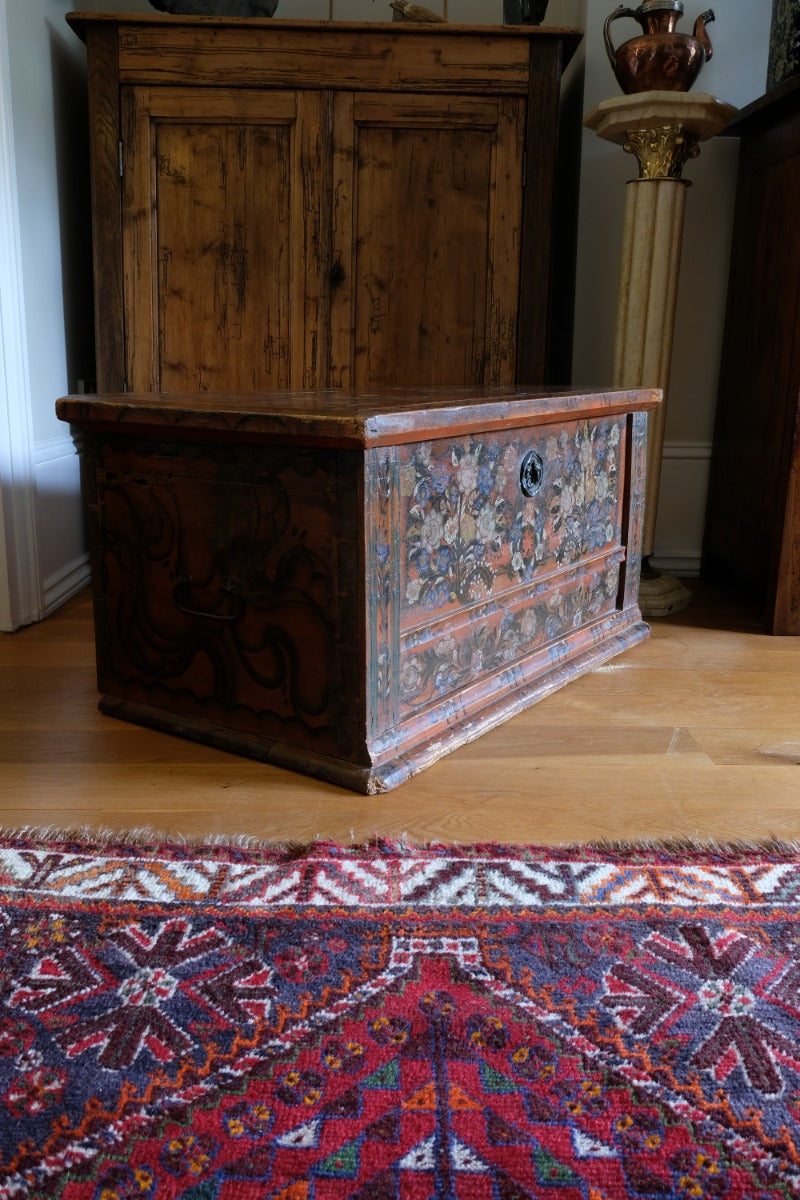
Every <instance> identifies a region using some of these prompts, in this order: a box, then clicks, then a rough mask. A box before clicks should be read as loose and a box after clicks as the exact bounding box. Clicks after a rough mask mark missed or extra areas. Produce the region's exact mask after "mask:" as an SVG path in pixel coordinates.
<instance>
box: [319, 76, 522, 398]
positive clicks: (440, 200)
mask: <svg viewBox="0 0 800 1200" xmlns="http://www.w3.org/2000/svg"><path fill="white" fill-rule="evenodd" d="M524 114H525V106H524V102H523V101H522V100H519V99H510V98H489V99H480V98H474V97H442V96H435V97H434V96H425V95H422V96H397V95H392V94H389V95H371V94H358V93H356V94H349V95H341V96H337V97H336V100H335V115H334V176H333V177H334V207H333V260H334V264H335V265H336V267H337V275H336V278H337V279H338V280H339V286H338V287H337V288H336V289H335V290H334V292H333V296H332V302H331V303H332V380H333V382H335V383H339V384H343V385H346V386H347V385H350V386H355V387H357V388H365V387H371V386H375V385H378V384H393V385H394V384H396V385H403V386H407V385H415V384H426V385H427V384H430V385H436V384H459V383H465V384H484V383H486V384H509V383H513V381H514V373H515V353H516V337H517V310H518V289H519V243H520V224H521V209H522V154H523V140H524Z"/></svg>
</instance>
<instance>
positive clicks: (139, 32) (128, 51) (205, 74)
mask: <svg viewBox="0 0 800 1200" xmlns="http://www.w3.org/2000/svg"><path fill="white" fill-rule="evenodd" d="M66 19H67V23H68V24H69V25H70V27H71V28H72V29H73V30H74V32H75V33H76V34H77V35H78V36H79V37H80V38H81V39H82V40H83V41H84V42H86V43H87V45H89V46H91V45H97V44H102V46H103V47H104V50H103V53H104V55H105V59H106V62H107V64H108V67H109V68H110V67H112V64H113V69H114V70H115V72H116V73H117V78H118V81H119V83H120V84H121V85H125V84H167V85H171V84H174V83H184V82H186V81H187V80H189V79H190V80H191V83H192V84H193V85H194V86H197V87H202V86H206V87H226V86H233V87H243V86H244V87H249V88H281V87H283V88H309V87H313V88H327V89H329V90H332V91H351V90H355V89H359V90H363V89H365V88H372V89H373V90H377V91H420V90H423V91H425V90H426V91H432V92H459V91H465V90H466V91H472V90H474V89H476V88H477V89H485V90H488V91H491V92H493V93H495V94H498V95H502V94H506V95H527V93H528V90H529V87H530V82H531V72H532V69H533V73H534V74H536V75H538V74H540V73H542V72H544V73H546V74H548V75H551V74H552V73H553V72H554V73H555V76H554V77H555V78H556V79H558V77H559V75H560V73H561V72H562V71H563V70H564V68H565V67H566V65H567V63H568V62H569V61H570V59H571V58H572V56H573V54H574V53H575V50H576V48H577V47H578V45H579V43H580V40H581V37H582V36H583V35H582V33H581V32H580V31H579V30H576V29H559V28H556V27H555V26H553V27H549V26H547V27H544V28H543V27H541V26H526V25H514V26H511V25H506V26H503V25H450V24H445V23H443V24H436V25H431V24H413V23H411V22H405V21H397V22H393V21H380V22H372V23H362V22H355V21H353V22H348V21H298V20H289V21H276V20H275V19H274V18H245V17H184V16H172V15H165V14H160V13H154V14H153V16H150V15H149V14H142V13H130V14H128V13H125V14H121V13H69V14H68V15H67V18H66Z"/></svg>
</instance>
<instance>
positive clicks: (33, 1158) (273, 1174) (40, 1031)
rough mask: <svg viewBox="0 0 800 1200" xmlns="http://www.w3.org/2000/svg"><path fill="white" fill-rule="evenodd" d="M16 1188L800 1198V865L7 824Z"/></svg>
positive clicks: (320, 1197)
mask: <svg viewBox="0 0 800 1200" xmlns="http://www.w3.org/2000/svg"><path fill="white" fill-rule="evenodd" d="M0 891H1V892H2V909H0V956H1V957H0V1048H1V1049H0V1055H1V1057H0V1195H1V1196H3V1197H4V1198H5V1200H16V1198H17V1197H41V1198H43V1200H44V1198H46V1200H134V1198H135V1200H141V1198H150V1197H153V1198H156V1200H177V1198H180V1200H267V1198H271V1200H278V1198H280V1200H340V1198H358V1200H391V1198H395V1197H408V1198H409V1200H423V1198H424V1200H429V1198H442V1200H444V1198H447V1200H462V1198H463V1200H523V1198H527V1197H548V1198H550V1197H552V1198H554V1200H578V1198H581V1200H620V1198H625V1200H627V1198H631V1197H637V1198H641V1197H658V1198H664V1197H674V1198H680V1200H695V1198H706V1197H709V1198H711V1197H713V1198H714V1200H718V1198H722V1197H724V1198H725V1200H768V1198H769V1200H773V1198H776V1197H789V1196H796V1195H800V1141H799V1139H798V1119H799V1118H800V924H799V923H798V920H797V914H798V904H799V903H800V860H798V856H797V854H796V853H795V852H793V851H792V850H791V848H789V847H780V846H772V847H768V848H755V847H750V848H747V847H739V848H735V847H731V848H727V849H712V848H706V849H697V848H696V849H686V848H679V847H673V848H670V847H662V848H652V849H650V848H646V847H642V848H638V849H636V848H621V847H618V848H601V847H591V846H584V847H570V848H563V849H562V848H558V849H552V848H551V849H545V848H536V847H501V846H493V845H483V846H471V847H443V846H432V847H429V848H426V849H416V848H412V847H407V846H403V845H398V844H388V843H375V844H374V845H369V846H367V847H363V848H344V847H341V846H337V845H333V844H328V843H324V842H321V843H316V844H313V845H311V846H308V847H305V848H297V849H291V848H289V849H287V848H278V847H271V848H270V847H255V846H254V847H247V846H244V847H236V846H222V845H219V846H207V847H191V846H187V845H173V844H157V843H148V842H146V841H138V842H135V843H134V844H126V843H125V842H122V841H115V840H114V839H113V838H108V839H106V840H103V841H99V842H95V843H94V844H92V843H91V842H89V841H87V840H81V839H80V838H76V839H72V840H71V839H69V838H67V837H61V838H58V837H51V838H48V837H45V836H44V835H40V836H39V837H38V838H36V837H33V836H31V835H28V836H22V837H20V836H11V835H6V836H2V837H0Z"/></svg>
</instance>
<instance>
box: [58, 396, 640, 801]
mask: <svg viewBox="0 0 800 1200" xmlns="http://www.w3.org/2000/svg"><path fill="white" fill-rule="evenodd" d="M657 401H658V393H657V392H654V391H635V392H634V391H620V392H610V393H598V394H582V393H579V392H570V391H564V392H560V393H555V394H553V393H548V392H538V393H537V392H530V391H524V390H522V389H517V390H514V389H490V390H488V391H485V392H483V391H476V390H475V389H465V388H463V389H426V390H416V391H414V390H412V391H407V392H404V391H398V390H392V391H387V392H385V393H383V394H380V393H373V394H371V395H369V396H367V397H362V398H359V397H357V396H354V395H352V394H350V393H347V392H344V391H342V390H339V391H332V392H328V393H325V394H323V395H318V394H316V393H308V392H306V393H299V394H298V393H269V394H262V395H245V394H239V395H236V394H220V395H213V394H211V393H207V392H206V393H199V394H197V393H196V394H193V395H184V396H179V395H172V396H168V395H158V396H154V395H143V394H136V395H129V396H124V395H117V396H100V397H85V396H84V397H78V396H76V397H70V398H66V399H63V400H61V401H59V403H58V413H59V416H60V417H61V418H62V419H63V420H65V421H69V422H71V423H72V424H73V425H75V426H77V427H78V428H79V429H80V430H82V431H83V438H84V447H85V449H84V456H85V457H84V465H85V479H86V489H87V501H88V511H89V519H90V535H91V553H92V577H93V581H94V589H95V622H96V636H97V660H98V678H99V687H100V691H101V693H102V696H103V699H102V702H101V705H102V707H103V709H104V711H106V712H110V713H114V714H116V715H119V716H121V717H125V718H128V719H130V720H133V721H138V722H141V723H143V724H145V725H151V726H155V727H157V728H160V729H165V730H168V731H171V732H174V733H179V734H183V735H185V736H188V737H192V738H196V739H198V740H200V741H204V742H209V743H212V744H215V745H219V746H223V747H226V748H228V749H231V750H234V751H237V752H239V753H242V754H246V755H251V756H253V757H256V758H261V759H265V760H269V761H271V762H275V763H278V764H280V765H282V766H287V767H291V768H293V769H295V770H299V771H304V772H306V773H309V774H312V775H319V776H322V777H324V778H326V779H329V780H333V781H334V782H336V783H340V784H343V785H345V786H348V787H352V788H355V789H358V790H363V791H366V792H375V791H383V790H386V789H388V788H391V787H393V786H395V785H396V784H398V783H400V782H402V781H403V780H404V779H405V778H407V777H408V776H409V775H410V774H412V773H413V772H415V771H418V770H420V769H421V768H422V767H424V766H426V765H428V764H429V763H431V762H433V761H434V760H435V759H437V758H439V757H440V756H441V755H443V754H445V753H447V752H448V751H450V750H452V749H454V748H455V747H456V746H459V745H461V744H462V743H463V742H465V741H467V740H469V739H470V738H474V737H476V736H477V735H478V734H480V733H482V732H483V731H484V730H486V729H489V728H491V727H492V726H493V725H496V724H497V723H499V722H500V721H502V720H504V719H506V718H507V717H510V716H512V715H513V714H514V713H516V712H519V711H520V710H521V709H522V708H524V707H526V706H527V705H529V704H531V703H532V702H533V701H535V700H538V699H539V698H540V697H542V696H545V695H547V694H548V693H549V692H551V691H552V690H553V689H555V688H557V687H559V686H561V685H562V684H564V683H566V682H567V681H569V680H570V679H573V678H574V677H575V676H577V675H580V674H581V673H583V672H585V671H587V670H589V669H590V668H592V667H594V666H596V665H598V664H599V663H601V662H604V661H605V660H606V659H608V658H609V657H610V656H611V655H614V654H616V653H618V652H619V651H621V650H623V649H625V648H626V647H628V646H630V645H632V644H634V643H635V642H637V641H639V640H640V639H641V638H643V637H645V636H646V633H647V627H646V625H644V624H643V622H642V620H641V616H640V613H639V609H638V607H637V594H638V583H639V568H640V554H641V521H642V509H643V503H644V471H645V440H646V426H647V410H648V409H650V408H652V407H653V406H654V405H655V404H656V403H657Z"/></svg>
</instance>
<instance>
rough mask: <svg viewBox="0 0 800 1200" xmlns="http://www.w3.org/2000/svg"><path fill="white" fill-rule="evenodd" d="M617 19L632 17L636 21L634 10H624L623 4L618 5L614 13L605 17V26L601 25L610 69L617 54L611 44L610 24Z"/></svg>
mask: <svg viewBox="0 0 800 1200" xmlns="http://www.w3.org/2000/svg"><path fill="white" fill-rule="evenodd" d="M618 17H633V19H634V20H636V19H637V17H636V13H635V12H634V10H633V9H632V8H626V7H625V5H624V4H620V6H619V8H615V9H614V11H613V12H612V13H610V14H609V15H608V16H607V17H606V19H605V24H604V25H603V41H604V42H605V45H606V54H607V55H608V61H609V62H610V63H611V66H612V67H616V64H617V52H616V50H615V49H614V45H613V42H612V41H611V22H612V21H616V20H617V18H618Z"/></svg>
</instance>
